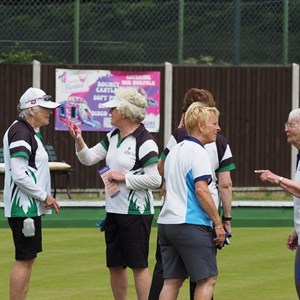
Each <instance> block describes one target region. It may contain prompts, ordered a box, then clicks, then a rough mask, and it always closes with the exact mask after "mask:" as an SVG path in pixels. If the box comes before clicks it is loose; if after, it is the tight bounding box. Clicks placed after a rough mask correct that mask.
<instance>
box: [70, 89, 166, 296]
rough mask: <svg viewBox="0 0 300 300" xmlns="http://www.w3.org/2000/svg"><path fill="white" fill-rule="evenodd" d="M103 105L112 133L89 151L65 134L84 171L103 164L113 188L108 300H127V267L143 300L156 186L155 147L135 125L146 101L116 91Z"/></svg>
mask: <svg viewBox="0 0 300 300" xmlns="http://www.w3.org/2000/svg"><path fill="white" fill-rule="evenodd" d="M103 106H104V107H107V108H109V109H110V114H111V124H112V125H113V126H115V127H116V128H115V129H113V130H112V131H111V132H109V133H108V134H107V136H106V137H105V138H104V139H103V140H102V141H100V143H97V144H96V145H95V146H94V147H92V148H89V147H88V146H87V145H86V144H85V142H84V139H83V138H82V135H81V130H80V129H79V128H78V127H77V126H76V125H75V124H73V123H71V122H70V124H69V131H70V133H71V135H72V137H73V138H74V139H75V146H76V154H77V157H78V159H79V160H80V162H81V163H83V164H84V165H88V166H89V165H94V164H96V163H98V162H99V161H101V160H104V159H105V160H106V164H107V165H108V166H109V168H110V171H109V173H108V176H107V179H108V181H109V182H111V183H115V184H117V185H118V187H119V192H118V193H114V194H111V193H110V192H109V190H108V189H106V213H107V214H106V223H105V241H106V264H107V267H108V268H109V272H110V283H111V288H112V292H113V295H114V299H118V300H123V299H127V290H128V276H127V271H126V268H127V267H128V268H131V269H132V271H133V276H134V283H135V289H136V294H137V299H139V300H148V294H149V289H150V283H151V278H150V272H149V270H148V253H149V238H150V231H151V224H152V220H153V215H154V205H153V195H152V191H151V190H153V189H157V188H159V187H160V184H161V177H160V175H159V173H158V170H157V161H158V147H157V144H156V143H155V141H154V138H153V136H152V135H151V133H150V132H149V131H147V129H146V128H145V127H144V125H143V124H141V122H142V121H143V120H144V119H145V116H146V109H147V100H146V98H145V97H144V96H143V95H142V94H140V93H139V92H138V91H137V89H134V88H119V89H118V90H116V91H115V96H114V97H113V99H112V100H111V101H108V102H106V103H103ZM106 169H108V167H107V168H106Z"/></svg>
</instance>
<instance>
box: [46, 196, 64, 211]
mask: <svg viewBox="0 0 300 300" xmlns="http://www.w3.org/2000/svg"><path fill="white" fill-rule="evenodd" d="M44 203H45V207H46V208H54V209H55V212H56V213H57V214H58V212H59V209H60V206H59V204H58V202H57V201H56V200H55V199H54V198H53V197H52V196H51V195H47V198H46V200H45V201H44Z"/></svg>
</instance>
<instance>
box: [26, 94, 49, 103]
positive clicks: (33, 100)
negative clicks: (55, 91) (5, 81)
mask: <svg viewBox="0 0 300 300" xmlns="http://www.w3.org/2000/svg"><path fill="white" fill-rule="evenodd" d="M39 100H42V101H47V102H48V101H51V96H50V95H45V96H43V97H40V98H36V99H32V100H28V101H26V103H30V104H36V102H37V101H39Z"/></svg>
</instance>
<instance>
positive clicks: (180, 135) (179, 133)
mask: <svg viewBox="0 0 300 300" xmlns="http://www.w3.org/2000/svg"><path fill="white" fill-rule="evenodd" d="M172 135H173V137H174V138H175V140H176V141H177V143H179V142H181V141H183V140H184V138H185V137H186V136H187V131H186V128H185V127H180V128H176V129H175V130H174V131H173V133H172Z"/></svg>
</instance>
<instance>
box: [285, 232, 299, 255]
mask: <svg viewBox="0 0 300 300" xmlns="http://www.w3.org/2000/svg"><path fill="white" fill-rule="evenodd" d="M286 246H287V248H288V249H290V250H295V249H296V248H297V246H298V235H297V233H296V231H295V229H293V230H292V232H291V233H290V234H289V236H288V238H287V241H286Z"/></svg>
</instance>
